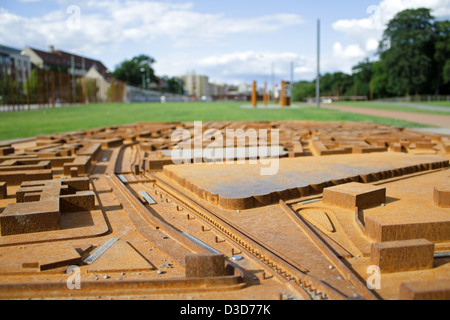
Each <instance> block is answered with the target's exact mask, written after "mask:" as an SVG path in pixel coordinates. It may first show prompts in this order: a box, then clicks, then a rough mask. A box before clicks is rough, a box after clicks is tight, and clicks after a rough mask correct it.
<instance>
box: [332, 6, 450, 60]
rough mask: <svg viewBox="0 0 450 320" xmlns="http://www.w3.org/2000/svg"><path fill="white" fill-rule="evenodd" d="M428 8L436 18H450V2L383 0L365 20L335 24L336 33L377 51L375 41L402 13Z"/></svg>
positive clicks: (342, 21) (344, 21)
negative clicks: (340, 33)
mask: <svg viewBox="0 0 450 320" xmlns="http://www.w3.org/2000/svg"><path fill="white" fill-rule="evenodd" d="M421 7H427V8H430V9H431V10H432V14H433V15H434V16H435V17H436V18H445V17H449V16H450V0H428V1H426V2H424V1H423V0H383V1H381V2H380V4H379V5H372V6H369V7H368V8H367V17H366V18H363V19H351V20H349V19H343V20H338V21H336V22H335V23H334V24H333V28H334V29H335V30H336V31H339V32H342V33H344V34H346V35H347V36H348V37H349V38H350V39H352V40H353V41H356V42H357V43H358V44H360V45H361V46H362V47H364V48H366V50H367V51H372V52H373V51H375V50H376V49H377V47H376V46H375V45H374V41H380V40H381V37H382V35H383V31H384V30H385V28H386V26H387V24H388V23H389V21H390V20H392V18H394V16H395V15H396V14H397V13H399V12H400V11H403V10H406V9H417V8H421Z"/></svg>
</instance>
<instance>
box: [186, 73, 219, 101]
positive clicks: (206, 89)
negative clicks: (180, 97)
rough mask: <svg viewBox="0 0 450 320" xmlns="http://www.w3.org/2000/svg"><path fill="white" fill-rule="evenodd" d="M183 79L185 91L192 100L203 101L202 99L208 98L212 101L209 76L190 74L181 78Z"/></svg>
mask: <svg viewBox="0 0 450 320" xmlns="http://www.w3.org/2000/svg"><path fill="white" fill-rule="evenodd" d="M181 79H182V80H183V82H184V87H185V90H186V91H187V93H188V95H189V97H190V98H191V99H194V100H202V97H206V99H207V100H212V95H211V91H210V86H209V78H208V77H207V76H202V75H196V74H195V73H188V74H186V75H185V76H183V77H181Z"/></svg>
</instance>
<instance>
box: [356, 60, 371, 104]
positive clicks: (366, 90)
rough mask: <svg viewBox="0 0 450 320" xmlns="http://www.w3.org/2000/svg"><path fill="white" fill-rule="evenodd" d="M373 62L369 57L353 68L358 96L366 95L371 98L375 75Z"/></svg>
mask: <svg viewBox="0 0 450 320" xmlns="http://www.w3.org/2000/svg"><path fill="white" fill-rule="evenodd" d="M372 66H373V62H370V61H369V59H365V60H364V61H362V62H360V63H358V64H357V65H356V66H354V67H353V68H352V71H353V82H354V85H355V88H356V94H357V95H358V96H366V97H367V98H369V99H370V98H371V93H372V92H371V88H370V87H371V80H372V76H373V70H372Z"/></svg>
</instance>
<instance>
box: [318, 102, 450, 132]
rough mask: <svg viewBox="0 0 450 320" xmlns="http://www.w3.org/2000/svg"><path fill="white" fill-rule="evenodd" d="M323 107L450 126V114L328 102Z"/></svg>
mask: <svg viewBox="0 0 450 320" xmlns="http://www.w3.org/2000/svg"><path fill="white" fill-rule="evenodd" d="M322 108H327V109H334V110H341V111H345V112H352V113H359V114H366V115H370V116H377V117H383V118H392V119H399V120H405V121H409V122H415V123H421V124H427V125H432V126H437V127H440V128H450V116H445V115H435V114H426V113H414V112H402V111H391V110H380V109H369V108H356V107H347V106H333V105H327V104H323V105H322Z"/></svg>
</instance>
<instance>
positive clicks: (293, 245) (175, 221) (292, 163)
mask: <svg viewBox="0 0 450 320" xmlns="http://www.w3.org/2000/svg"><path fill="white" fill-rule="evenodd" d="M197 129H198V128H197ZM211 129H214V130H215V131H214V132H215V133H222V134H223V136H224V137H225V136H226V132H227V131H229V130H242V131H244V132H248V131H249V130H253V132H260V130H262V129H264V130H268V131H267V132H269V133H270V132H272V131H274V130H277V132H278V138H279V139H273V138H271V135H270V134H269V135H267V136H266V137H264V139H263V138H262V137H261V136H259V138H258V139H257V141H256V143H255V141H252V140H251V139H246V140H245V141H239V139H233V142H232V143H231V144H230V143H228V144H227V145H226V146H225V147H226V148H225V149H226V150H227V151H229V150H231V152H232V153H231V156H229V157H228V158H227V157H222V156H217V154H209V156H205V152H203V151H204V150H206V148H207V147H208V145H210V144H211V143H213V142H214V141H216V140H215V139H211V137H209V139H206V141H205V139H204V137H205V135H207V132H208V130H211ZM177 130H178V131H179V130H182V132H184V133H185V135H184V138H183V139H184V140H183V139H178V140H176V141H174V139H173V137H174V133H175V132H176V131H177ZM195 130H196V127H195V124H194V123H137V124H133V125H128V126H120V127H109V128H102V129H96V130H86V131H77V132H71V133H66V134H58V135H51V136H39V137H36V138H34V139H26V140H21V141H14V142H6V143H0V228H1V230H0V231H1V236H0V298H1V299H27V298H57V299H68V298H81V299H99V298H105V299H107V298H116V299H216V300H221V299H227V300H234V299H238V300H242V299H249V300H251V299H258V300H264V299H270V300H274V299H305V300H307V299H314V300H327V299H329V300H335V299H339V300H345V299H369V300H379V299H385V300H387V299H450V171H449V170H448V168H449V159H450V139H449V137H448V136H443V135H437V134H425V133H419V132H415V131H410V130H405V129H401V128H394V127H389V126H384V125H375V124H368V123H359V124H355V123H316V122H298V121H289V122H254V123H253V122H210V123H203V124H202V126H201V132H202V133H203V135H201V136H200V139H201V140H198V138H199V137H198V136H196V132H195ZM186 132H187V133H188V136H186ZM263 140H264V141H263ZM183 141H184V142H187V143H188V147H187V148H185V149H184V150H185V151H188V152H187V153H184V154H183V156H182V157H181V155H182V154H181V153H176V152H175V151H176V148H177V146H179V145H180V142H183ZM216 142H217V141H216ZM261 143H264V145H266V146H268V147H270V148H269V149H270V150H271V153H270V154H267V157H266V158H265V157H262V156H261V155H260V154H259V153H256V155H257V156H256V157H253V158H252V156H251V154H252V150H254V148H256V149H257V150H258V148H259V146H260V145H261ZM252 148H253V149H252ZM238 149H241V151H242V150H243V151H244V153H243V154H244V156H243V158H244V159H241V161H240V162H239V161H238V160H237V159H236V157H235V151H237V150H238ZM217 150H218V149H217ZM174 154H179V155H180V158H178V160H180V159H182V160H183V161H180V162H181V163H179V164H174V160H177V158H176V157H175V158H174ZM226 154H227V155H229V153H226ZM222 155H223V154H222ZM271 161H273V162H271ZM189 162H191V163H189ZM270 166H272V167H273V168H274V169H276V170H275V172H272V174H263V169H268V168H269V167H270Z"/></svg>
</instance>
